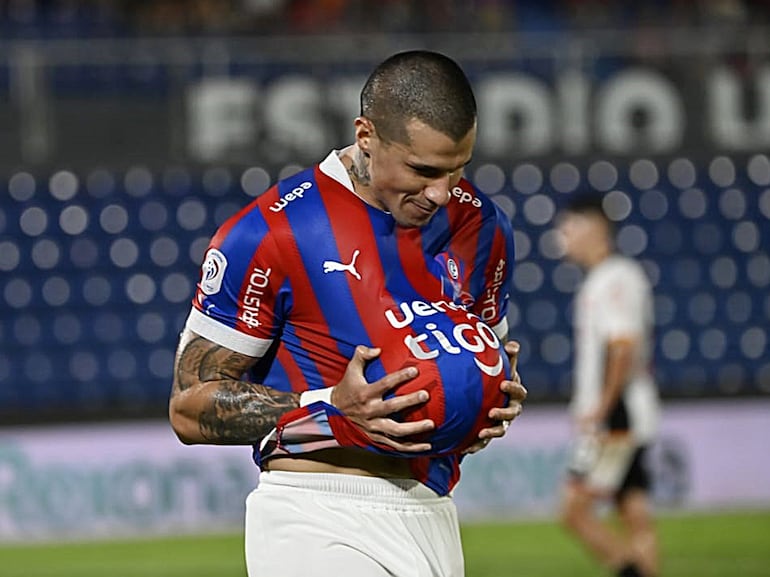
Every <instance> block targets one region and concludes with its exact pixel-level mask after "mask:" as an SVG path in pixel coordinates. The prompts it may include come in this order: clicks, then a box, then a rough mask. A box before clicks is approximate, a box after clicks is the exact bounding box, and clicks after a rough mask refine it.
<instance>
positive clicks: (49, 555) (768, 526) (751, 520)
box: [0, 511, 770, 577]
mask: <svg viewBox="0 0 770 577" xmlns="http://www.w3.org/2000/svg"><path fill="white" fill-rule="evenodd" d="M658 528H659V530H660V536H661V545H662V552H663V559H664V561H663V572H662V575H661V577H770V511H763V512H756V513H730V514H728V513H725V514H708V515H706V514H702V515H701V514H699V515H688V516H670V515H666V516H663V517H661V518H660V520H659V521H658ZM241 539H242V536H241V535H225V536H212V537H180V538H174V539H152V540H132V541H119V542H94V543H78V544H57V545H21V546H16V545H14V546H10V545H0V575H2V576H3V577H104V576H107V575H109V576H110V577H242V576H244V575H245V568H244V563H243V554H242V543H241ZM463 539H464V543H465V559H466V566H467V577H504V576H507V575H520V576H521V577H594V576H601V575H608V574H607V573H605V572H602V571H601V570H600V569H599V568H598V567H596V566H595V565H594V564H593V563H592V562H591V561H590V560H589V559H588V558H587V557H586V555H585V554H584V553H583V551H582V550H581V549H579V548H578V547H577V545H575V544H574V543H573V542H572V541H571V540H570V539H569V538H568V537H567V535H565V534H564V532H563V531H562V530H561V529H560V528H559V527H558V526H557V525H555V524H554V523H553V522H515V523H499V524H467V525H464V526H463Z"/></svg>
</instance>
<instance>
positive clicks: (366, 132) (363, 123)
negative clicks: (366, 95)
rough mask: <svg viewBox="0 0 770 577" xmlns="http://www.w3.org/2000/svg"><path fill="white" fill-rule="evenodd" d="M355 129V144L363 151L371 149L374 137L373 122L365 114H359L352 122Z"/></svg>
mask: <svg viewBox="0 0 770 577" xmlns="http://www.w3.org/2000/svg"><path fill="white" fill-rule="evenodd" d="M354 126H355V129H356V144H357V145H358V148H360V149H361V150H362V151H363V152H364V153H367V152H369V150H370V149H371V141H372V139H373V138H375V135H376V131H375V128H374V123H373V122H372V121H371V120H369V119H368V118H367V117H366V116H359V117H357V118H356V120H355V122H354Z"/></svg>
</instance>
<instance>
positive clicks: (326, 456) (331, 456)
mask: <svg viewBox="0 0 770 577" xmlns="http://www.w3.org/2000/svg"><path fill="white" fill-rule="evenodd" d="M263 468H264V470H266V471H291V472H295V473H337V474H341V475H361V476H364V477H383V478H387V479H409V478H411V477H412V476H413V475H412V472H411V471H410V468H409V461H408V460H407V459H405V458H400V457H390V456H387V455H377V454H375V453H370V452H369V451H364V450H359V449H324V450H321V451H313V452H312V453H305V454H303V455H302V456H301V457H300V456H281V457H272V458H271V459H269V460H268V461H267V462H266V463H264V464H263Z"/></svg>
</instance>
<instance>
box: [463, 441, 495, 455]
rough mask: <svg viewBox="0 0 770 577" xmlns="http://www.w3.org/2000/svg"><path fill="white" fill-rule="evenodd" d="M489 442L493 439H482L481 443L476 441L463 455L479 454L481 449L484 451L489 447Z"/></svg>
mask: <svg viewBox="0 0 770 577" xmlns="http://www.w3.org/2000/svg"><path fill="white" fill-rule="evenodd" d="M489 441H491V439H481V440H479V441H476V442H475V443H473V444H472V445H471V446H470V447H468V448H467V449H465V450H464V451H463V454H464V455H472V454H473V453H478V452H479V451H480V450H481V449H483V448H485V447H486V446H487V445H489Z"/></svg>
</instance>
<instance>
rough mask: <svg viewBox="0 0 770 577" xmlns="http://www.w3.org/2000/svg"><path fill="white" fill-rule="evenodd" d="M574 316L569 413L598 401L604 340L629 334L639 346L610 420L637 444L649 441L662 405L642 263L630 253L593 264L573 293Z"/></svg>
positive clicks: (583, 410)
mask: <svg viewBox="0 0 770 577" xmlns="http://www.w3.org/2000/svg"><path fill="white" fill-rule="evenodd" d="M574 320H575V322H574V326H575V339H574V341H575V374H574V380H575V391H574V394H573V397H572V404H571V408H572V412H573V414H574V415H575V416H576V417H580V416H581V415H585V414H587V413H589V412H591V411H592V410H594V409H595V408H596V407H597V406H598V404H599V400H600V398H601V392H602V387H603V385H604V371H605V361H606V357H605V354H606V349H607V343H608V342H609V341H611V340H612V339H616V338H626V337H630V338H633V339H635V340H636V341H637V342H638V343H639V346H638V347H636V349H635V350H636V351H637V355H636V357H635V358H634V359H633V365H632V369H631V376H630V378H629V382H628V383H627V384H626V386H625V388H624V390H623V395H622V397H621V398H620V401H619V402H618V405H617V407H616V408H615V410H614V411H613V413H612V414H611V415H610V417H609V423H608V425H609V426H610V428H612V429H621V430H628V431H630V432H631V433H632V434H633V435H634V437H635V439H636V440H637V441H638V442H640V443H647V442H649V441H650V440H652V438H653V437H654V435H655V433H656V431H657V425H658V419H659V412H660V408H659V399H658V392H657V387H656V385H655V381H654V379H653V377H652V374H651V371H650V369H651V364H652V331H653V320H654V311H653V302H652V288H651V286H650V282H649V280H648V279H647V276H646V275H645V273H644V270H643V269H642V267H641V266H640V265H639V264H638V263H637V262H635V261H633V260H631V259H629V258H626V257H623V256H620V255H612V256H610V257H608V258H607V259H605V260H604V261H603V262H601V263H600V264H599V265H597V266H596V267H594V268H592V269H591V270H590V272H589V273H588V275H587V276H586V279H585V281H584V283H583V285H582V286H581V288H580V290H579V291H578V294H577V296H576V298H575V319H574Z"/></svg>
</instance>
